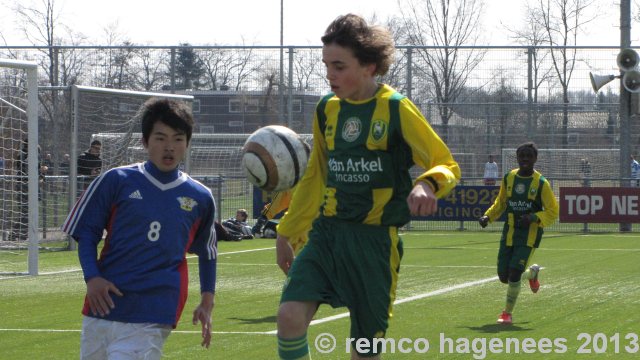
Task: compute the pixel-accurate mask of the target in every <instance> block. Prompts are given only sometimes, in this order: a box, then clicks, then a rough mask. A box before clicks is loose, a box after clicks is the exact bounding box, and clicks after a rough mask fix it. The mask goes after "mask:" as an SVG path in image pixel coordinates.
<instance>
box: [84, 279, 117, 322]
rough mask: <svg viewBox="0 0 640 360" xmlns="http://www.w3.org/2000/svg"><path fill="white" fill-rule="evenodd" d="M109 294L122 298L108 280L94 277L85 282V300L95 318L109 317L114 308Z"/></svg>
mask: <svg viewBox="0 0 640 360" xmlns="http://www.w3.org/2000/svg"><path fill="white" fill-rule="evenodd" d="M110 292H112V293H114V294H116V295H117V296H122V293H121V292H120V290H118V288H117V287H116V286H115V285H114V284H113V283H112V282H111V281H109V280H107V279H105V278H103V277H101V276H96V277H93V278H91V279H89V281H87V300H88V301H89V309H90V310H91V313H92V314H93V315H94V316H96V315H100V316H105V315H109V312H110V311H111V309H113V308H114V307H115V304H114V303H113V299H112V298H111V295H110V294H109V293H110Z"/></svg>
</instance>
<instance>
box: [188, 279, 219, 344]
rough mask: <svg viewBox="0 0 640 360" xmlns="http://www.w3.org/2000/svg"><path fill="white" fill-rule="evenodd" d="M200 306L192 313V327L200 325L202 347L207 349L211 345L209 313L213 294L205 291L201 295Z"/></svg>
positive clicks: (211, 307) (212, 302) (212, 303)
mask: <svg viewBox="0 0 640 360" xmlns="http://www.w3.org/2000/svg"><path fill="white" fill-rule="evenodd" d="M201 296H202V298H201V300H200V304H199V305H198V306H197V307H196V309H195V310H194V311H193V325H198V322H200V323H201V324H202V343H201V344H200V345H202V346H203V347H205V348H207V349H208V348H209V345H211V312H212V311H213V305H214V300H213V298H214V293H212V292H208V291H205V292H203V293H202V295H201Z"/></svg>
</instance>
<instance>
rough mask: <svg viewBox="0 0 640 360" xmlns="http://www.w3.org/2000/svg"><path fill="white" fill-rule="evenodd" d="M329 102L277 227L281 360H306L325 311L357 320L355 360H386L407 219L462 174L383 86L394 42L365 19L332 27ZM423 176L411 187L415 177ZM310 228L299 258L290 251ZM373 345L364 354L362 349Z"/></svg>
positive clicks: (327, 58)
mask: <svg viewBox="0 0 640 360" xmlns="http://www.w3.org/2000/svg"><path fill="white" fill-rule="evenodd" d="M322 43H323V48H322V62H323V63H324V64H325V66H326V71H327V80H328V81H329V84H330V86H331V91H332V92H331V93H330V94H328V95H326V96H325V97H323V98H322V99H321V100H320V101H319V103H318V105H317V107H316V111H315V116H314V122H313V150H312V152H311V157H310V160H309V165H308V167H307V170H306V172H305V175H304V177H303V178H302V179H301V181H300V183H299V184H298V185H297V188H296V191H295V192H294V194H293V199H292V201H291V204H290V206H289V210H288V211H287V213H286V214H285V216H284V217H283V219H282V220H281V221H280V224H279V225H278V239H277V240H276V251H277V263H278V265H279V266H280V268H281V269H282V270H283V271H284V272H285V273H286V274H287V280H286V283H285V287H284V289H283V292H282V297H281V302H280V308H279V311H278V353H279V355H280V358H281V359H308V358H309V349H308V342H307V329H308V327H309V323H310V322H311V319H312V317H313V315H314V314H315V313H316V311H317V309H318V306H319V305H320V304H323V303H324V304H330V305H331V306H333V307H345V306H346V307H347V308H348V309H349V311H350V313H351V337H352V338H354V339H355V341H353V342H352V348H351V358H352V359H360V358H374V359H376V358H379V352H380V349H376V348H375V347H374V346H373V339H374V338H381V337H384V336H385V333H386V330H387V328H388V320H389V318H390V317H391V310H392V305H393V301H394V300H395V294H396V284H397V281H398V271H399V268H400V259H401V258H402V242H401V240H400V238H399V236H398V227H400V226H402V225H404V224H406V223H407V222H408V221H409V219H410V216H411V215H418V216H426V215H430V214H433V213H434V212H436V210H437V200H438V198H440V197H443V196H445V195H446V194H447V193H448V192H449V191H450V190H451V189H453V188H454V187H455V185H456V183H457V182H458V181H459V179H460V168H459V167H458V164H457V163H456V162H455V161H454V159H453V157H452V155H451V152H450V151H449V149H448V148H447V146H446V145H445V144H444V142H443V141H442V140H441V139H440V137H438V135H437V134H436V133H435V132H434V131H433V129H432V128H431V126H430V125H429V123H428V122H427V120H426V119H425V118H424V117H423V115H422V114H421V113H420V111H419V110H418V108H417V107H416V106H415V105H414V104H413V103H412V102H411V101H410V100H409V99H407V98H406V97H404V96H403V95H401V94H399V93H397V92H396V91H395V90H394V89H392V88H391V87H390V86H388V85H385V84H380V83H378V82H376V76H378V75H384V74H385V73H386V72H387V70H388V69H389V66H390V65H391V63H392V61H393V52H394V45H393V40H392V37H391V35H390V33H389V31H388V30H386V29H384V28H382V27H379V26H370V25H369V24H367V23H366V22H365V21H364V19H362V18H361V17H359V16H356V15H352V14H348V15H344V16H339V17H338V18H336V19H335V20H334V21H333V22H332V23H331V24H330V25H329V27H328V28H327V30H326V32H325V34H324V36H323V37H322ZM414 164H415V165H418V166H419V167H421V168H423V169H425V171H424V173H422V174H421V175H420V176H418V178H417V179H415V181H412V179H411V176H410V175H409V169H410V168H411V167H412V166H413V165H414ZM309 226H311V230H310V232H309V236H308V237H309V241H308V242H307V244H306V245H305V247H304V248H303V249H302V251H301V252H300V254H299V255H298V256H297V257H295V260H294V252H293V249H292V247H291V244H290V242H289V241H290V239H292V238H295V237H297V236H300V234H303V233H304V232H306V230H307V229H308V228H309ZM358 340H360V343H362V342H365V341H368V343H369V344H370V346H369V347H368V348H367V349H363V348H361V349H360V351H358V349H356V348H355V347H354V346H355V344H356V342H357V341H358Z"/></svg>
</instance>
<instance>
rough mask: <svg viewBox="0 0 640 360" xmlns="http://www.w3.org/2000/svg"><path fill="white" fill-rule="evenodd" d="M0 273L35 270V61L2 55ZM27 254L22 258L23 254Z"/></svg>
mask: <svg viewBox="0 0 640 360" xmlns="http://www.w3.org/2000/svg"><path fill="white" fill-rule="evenodd" d="M0 132H1V133H2V136H1V137H0V199H1V202H2V203H1V204H2V205H1V206H0V274H29V275H37V274H38V242H39V234H38V212H39V209H38V174H39V161H38V65H37V64H36V63H35V62H30V61H18V60H1V59H0ZM25 257H26V258H25Z"/></svg>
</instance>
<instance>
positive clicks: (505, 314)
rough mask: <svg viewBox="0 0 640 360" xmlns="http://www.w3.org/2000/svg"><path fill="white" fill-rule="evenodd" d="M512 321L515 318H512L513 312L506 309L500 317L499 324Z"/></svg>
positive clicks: (509, 323) (508, 323)
mask: <svg viewBox="0 0 640 360" xmlns="http://www.w3.org/2000/svg"><path fill="white" fill-rule="evenodd" d="M512 323H513V319H512V318H511V314H509V313H508V312H506V311H502V314H500V317H498V324H502V325H511V324H512Z"/></svg>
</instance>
